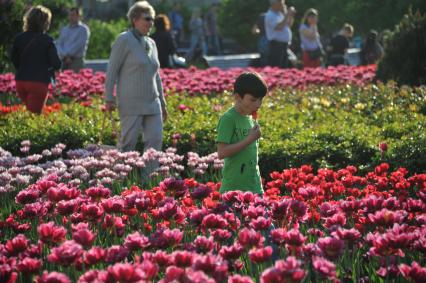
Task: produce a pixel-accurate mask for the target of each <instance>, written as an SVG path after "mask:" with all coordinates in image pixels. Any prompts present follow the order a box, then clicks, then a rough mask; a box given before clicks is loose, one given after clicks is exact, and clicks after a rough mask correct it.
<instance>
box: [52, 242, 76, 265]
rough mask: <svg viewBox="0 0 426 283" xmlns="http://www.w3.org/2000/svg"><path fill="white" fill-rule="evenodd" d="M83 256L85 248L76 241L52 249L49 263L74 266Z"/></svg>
mask: <svg viewBox="0 0 426 283" xmlns="http://www.w3.org/2000/svg"><path fill="white" fill-rule="evenodd" d="M82 254H83V248H82V247H81V245H80V244H77V243H76V242H74V241H65V242H64V243H63V244H62V245H60V246H59V247H55V248H52V250H51V252H50V255H48V256H47V259H48V260H49V262H53V263H56V264H60V265H64V266H68V265H71V264H73V263H74V262H75V261H76V260H77V259H78V258H79V257H80V256H81V255H82Z"/></svg>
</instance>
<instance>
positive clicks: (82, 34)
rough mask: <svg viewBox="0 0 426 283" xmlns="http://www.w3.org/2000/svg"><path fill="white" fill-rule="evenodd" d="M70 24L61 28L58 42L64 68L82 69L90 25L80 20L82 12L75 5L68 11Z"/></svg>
mask: <svg viewBox="0 0 426 283" xmlns="http://www.w3.org/2000/svg"><path fill="white" fill-rule="evenodd" d="M68 20H69V24H68V25H67V26H65V27H63V28H62V29H61V33H60V35H59V38H58V40H57V42H56V44H57V46H58V53H59V57H60V58H61V60H62V69H63V70H69V69H70V70H73V71H74V72H76V73H77V72H78V71H80V69H82V68H84V57H85V56H86V50H87V46H88V44H89V37H90V30H89V27H88V26H87V25H85V24H83V23H82V22H81V21H80V12H79V9H78V8H77V7H73V8H71V9H70V10H69V12H68Z"/></svg>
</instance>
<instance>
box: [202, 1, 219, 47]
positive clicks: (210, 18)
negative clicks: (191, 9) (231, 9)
mask: <svg viewBox="0 0 426 283" xmlns="http://www.w3.org/2000/svg"><path fill="white" fill-rule="evenodd" d="M218 9H219V3H213V4H211V6H210V8H209V11H208V12H207V14H206V16H205V21H206V35H207V41H208V44H209V46H210V50H211V51H212V54H214V55H220V54H222V49H221V48H220V39H219V28H218V26H217V12H218Z"/></svg>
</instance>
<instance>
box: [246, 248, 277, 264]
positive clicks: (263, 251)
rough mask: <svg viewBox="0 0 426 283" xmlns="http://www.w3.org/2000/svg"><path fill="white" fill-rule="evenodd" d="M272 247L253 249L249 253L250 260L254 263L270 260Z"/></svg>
mask: <svg viewBox="0 0 426 283" xmlns="http://www.w3.org/2000/svg"><path fill="white" fill-rule="evenodd" d="M271 256H272V247H270V246H267V247H264V248H255V249H252V250H250V251H249V257H250V260H251V261H252V262H254V263H262V262H265V261H268V260H269V259H271Z"/></svg>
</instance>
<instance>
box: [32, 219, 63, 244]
mask: <svg viewBox="0 0 426 283" xmlns="http://www.w3.org/2000/svg"><path fill="white" fill-rule="evenodd" d="M37 232H38V235H39V237H40V240H41V241H43V242H44V243H46V244H57V243H61V242H63V241H64V240H65V236H66V234H67V230H66V229H65V228H64V227H62V226H56V225H55V223H54V222H53V221H51V222H48V223H43V224H40V226H38V228H37Z"/></svg>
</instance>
